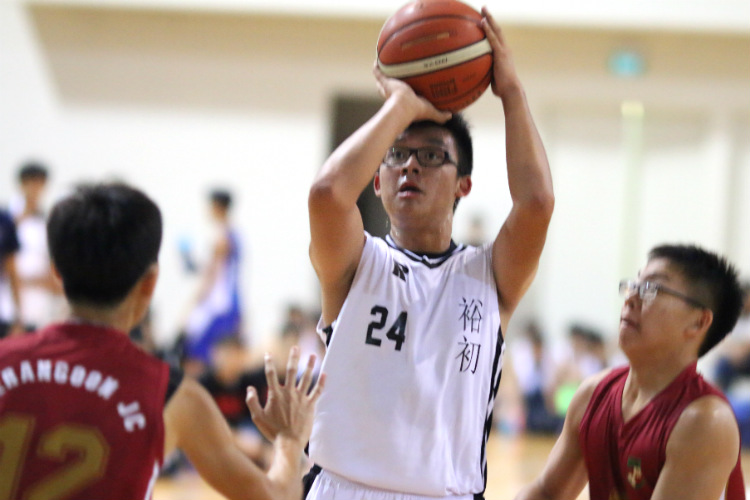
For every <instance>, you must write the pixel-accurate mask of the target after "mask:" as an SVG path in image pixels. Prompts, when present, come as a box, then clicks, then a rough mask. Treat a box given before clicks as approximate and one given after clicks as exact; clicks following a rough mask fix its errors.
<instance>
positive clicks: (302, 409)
mask: <svg viewBox="0 0 750 500" xmlns="http://www.w3.org/2000/svg"><path fill="white" fill-rule="evenodd" d="M315 359H316V358H315V355H311V356H310V358H309V359H308V361H307V366H306V367H305V371H304V373H303V374H302V376H301V377H300V379H299V381H297V365H298V363H299V347H297V346H294V347H292V349H291V351H290V352H289V359H288V361H287V366H286V378H285V380H284V383H283V384H281V383H280V382H279V378H278V375H277V374H276V368H275V366H274V363H273V359H271V356H270V354H266V357H265V370H266V381H267V383H268V397H267V398H266V405H265V407H261V405H260V401H259V400H258V393H257V391H256V390H255V388H254V387H248V388H247V398H246V402H247V407H248V409H249V410H250V415H251V416H252V418H253V422H254V423H255V425H256V427H257V428H258V430H259V431H260V432H261V433H262V434H263V436H265V437H266V439H268V440H270V441H273V440H274V439H275V438H276V436H278V435H282V436H285V437H288V438H291V439H295V440H298V441H299V442H300V443H301V444H302V445H303V446H304V443H306V442H307V440H308V439H309V438H310V432H311V431H312V422H313V411H314V409H315V402H316V401H317V400H318V397H320V393H321V391H322V390H323V385H324V384H325V374H321V375H320V377H318V381H317V382H316V383H315V385H312V386H311V384H312V379H313V368H314V367H315Z"/></svg>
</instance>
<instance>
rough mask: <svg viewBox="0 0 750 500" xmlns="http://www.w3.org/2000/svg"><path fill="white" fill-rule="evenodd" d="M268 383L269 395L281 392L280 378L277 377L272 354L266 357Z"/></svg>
mask: <svg viewBox="0 0 750 500" xmlns="http://www.w3.org/2000/svg"><path fill="white" fill-rule="evenodd" d="M265 371H266V383H267V384H268V391H269V393H271V392H274V391H278V390H279V377H278V376H277V375H276V365H275V364H274V362H273V358H272V357H271V354H270V353H266V356H265Z"/></svg>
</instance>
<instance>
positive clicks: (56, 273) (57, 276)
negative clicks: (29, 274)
mask: <svg viewBox="0 0 750 500" xmlns="http://www.w3.org/2000/svg"><path fill="white" fill-rule="evenodd" d="M49 268H50V271H51V272H52V279H54V280H55V283H57V284H58V285H60V289H62V287H63V281H62V276H60V271H58V270H57V266H55V263H54V262H53V261H52V259H50V261H49Z"/></svg>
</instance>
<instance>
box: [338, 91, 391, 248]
mask: <svg viewBox="0 0 750 500" xmlns="http://www.w3.org/2000/svg"><path fill="white" fill-rule="evenodd" d="M382 104H383V102H382V101H381V100H380V99H376V98H371V97H361V96H337V97H335V98H334V101H333V110H332V114H331V115H332V116H331V119H332V123H331V126H332V133H331V147H330V150H331V151H333V150H334V149H336V148H337V147H338V146H339V144H341V143H342V142H343V141H344V140H345V139H346V138H347V137H349V136H350V135H351V134H352V133H353V132H354V131H355V130H357V129H358V128H359V127H360V126H361V125H362V124H364V123H365V122H366V121H367V120H369V119H370V118H371V117H372V116H373V115H374V114H375V113H376V112H377V110H378V109H380V106H381V105H382ZM357 206H358V207H359V211H360V213H361V214H362V222H363V223H364V226H365V231H367V232H368V233H370V234H372V235H373V236H385V234H386V233H387V232H388V217H387V216H386V214H385V210H384V209H383V204H382V203H381V202H380V200H379V199H378V197H377V196H375V191H374V190H373V187H372V180H370V184H369V185H368V186H367V188H365V190H364V191H363V192H362V194H361V195H360V196H359V199H358V200H357Z"/></svg>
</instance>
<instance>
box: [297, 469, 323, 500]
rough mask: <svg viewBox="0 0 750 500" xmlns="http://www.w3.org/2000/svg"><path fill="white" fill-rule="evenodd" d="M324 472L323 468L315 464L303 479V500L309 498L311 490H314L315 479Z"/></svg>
mask: <svg viewBox="0 0 750 500" xmlns="http://www.w3.org/2000/svg"><path fill="white" fill-rule="evenodd" d="M322 471H323V468H322V467H321V466H320V465H318V464H313V466H312V467H311V468H310V470H309V471H308V472H307V474H305V475H304V476H303V477H302V500H305V498H307V495H308V493H310V489H311V488H312V485H313V483H314V482H315V478H316V477H318V475H319V474H320V473H321V472H322Z"/></svg>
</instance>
